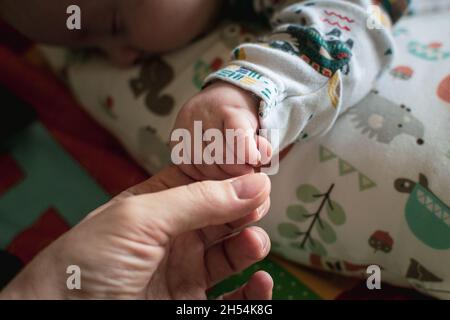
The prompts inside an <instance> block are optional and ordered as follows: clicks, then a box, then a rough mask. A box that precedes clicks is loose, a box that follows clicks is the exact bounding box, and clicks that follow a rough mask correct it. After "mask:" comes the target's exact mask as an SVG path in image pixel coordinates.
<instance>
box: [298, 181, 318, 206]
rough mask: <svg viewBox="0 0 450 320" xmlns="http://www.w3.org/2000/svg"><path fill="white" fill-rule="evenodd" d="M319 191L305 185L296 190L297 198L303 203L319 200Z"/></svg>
mask: <svg viewBox="0 0 450 320" xmlns="http://www.w3.org/2000/svg"><path fill="white" fill-rule="evenodd" d="M318 195H320V191H319V190H317V189H316V188H315V187H314V186H312V185H310V184H305V185H302V186H300V187H299V188H298V189H297V198H298V199H299V200H301V201H303V202H305V203H312V202H316V201H317V200H319V197H318Z"/></svg>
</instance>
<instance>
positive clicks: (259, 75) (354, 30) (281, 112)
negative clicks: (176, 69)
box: [206, 0, 408, 152]
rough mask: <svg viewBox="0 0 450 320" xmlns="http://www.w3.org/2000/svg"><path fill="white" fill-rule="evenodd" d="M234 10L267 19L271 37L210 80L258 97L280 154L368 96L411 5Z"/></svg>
mask: <svg viewBox="0 0 450 320" xmlns="http://www.w3.org/2000/svg"><path fill="white" fill-rule="evenodd" d="M290 3H293V4H290ZM230 6H231V7H233V6H235V8H236V10H237V11H238V12H245V14H246V15H249V12H251V7H253V9H254V10H253V12H254V14H253V15H252V16H259V17H261V18H264V17H269V16H270V22H271V25H272V26H273V30H272V32H271V33H270V34H268V35H267V36H265V37H263V38H262V39H261V41H260V42H255V43H244V44H241V45H239V46H238V47H237V48H236V49H235V50H234V51H233V53H232V61H231V62H230V63H229V65H227V66H226V67H225V68H223V69H221V70H219V71H217V72H215V73H214V74H212V75H210V76H209V77H208V78H207V79H206V81H207V82H209V81H213V80H216V79H220V80H224V81H227V82H230V83H233V84H235V85H237V86H239V87H241V88H244V89H246V90H249V91H251V92H253V93H254V94H256V95H257V96H258V97H259V98H261V105H260V109H259V115H260V123H261V126H262V128H266V129H276V130H279V134H278V136H279V137H280V140H279V141H271V142H272V146H273V148H274V150H275V152H277V151H281V150H283V149H284V148H286V147H287V146H289V145H290V144H292V143H294V142H296V141H298V140H306V139H308V138H312V137H314V136H318V135H323V134H324V133H326V132H327V131H328V130H329V129H330V128H331V127H332V126H333V124H334V122H335V121H336V119H337V117H338V116H339V115H340V114H342V113H343V112H345V111H346V110H347V109H348V108H350V107H352V106H354V105H355V104H357V103H358V102H359V101H361V99H362V98H364V97H365V96H366V95H367V94H368V93H369V92H370V90H371V89H372V88H373V86H374V82H375V80H376V79H377V77H378V76H379V75H380V73H381V72H382V71H383V70H384V69H385V68H386V66H388V65H389V63H390V62H391V59H392V56H393V51H394V45H393V39H392V37H391V32H390V25H391V22H395V21H397V20H398V19H399V18H400V16H401V15H402V14H403V13H404V12H405V11H406V9H407V7H408V1H406V0H405V1H376V2H371V1H369V0H347V1H342V0H323V1H320V0H319V1H264V0H255V1H231V3H230ZM229 11H230V10H229ZM231 11H232V10H231ZM386 13H387V14H386ZM237 16H238V17H239V16H241V15H240V14H237Z"/></svg>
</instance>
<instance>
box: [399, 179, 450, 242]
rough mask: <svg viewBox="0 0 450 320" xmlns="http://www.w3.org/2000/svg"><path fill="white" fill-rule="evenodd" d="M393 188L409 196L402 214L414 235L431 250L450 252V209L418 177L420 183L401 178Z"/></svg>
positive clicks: (425, 180)
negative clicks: (404, 215)
mask: <svg viewBox="0 0 450 320" xmlns="http://www.w3.org/2000/svg"><path fill="white" fill-rule="evenodd" d="M394 186H395V189H396V190H397V191H398V192H401V193H406V194H409V198H408V201H407V203H406V206H405V214H406V221H407V222H408V226H409V228H410V229H411V231H412V232H413V234H414V235H415V236H416V237H417V238H418V239H419V240H421V241H422V242H423V243H425V244H426V245H428V246H430V247H431V248H433V249H437V250H447V249H450V208H449V207H448V205H446V204H445V203H444V202H443V201H441V200H440V199H439V198H438V197H437V196H436V195H435V194H434V193H433V192H431V190H430V189H429V188H428V179H427V178H426V176H425V175H423V174H420V175H419V182H414V181H412V180H409V179H406V178H400V179H397V180H396V181H395V183H394Z"/></svg>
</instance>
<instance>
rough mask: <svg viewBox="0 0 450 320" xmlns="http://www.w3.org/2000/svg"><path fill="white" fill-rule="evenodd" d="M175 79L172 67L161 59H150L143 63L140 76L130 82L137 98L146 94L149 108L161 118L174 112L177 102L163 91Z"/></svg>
mask: <svg viewBox="0 0 450 320" xmlns="http://www.w3.org/2000/svg"><path fill="white" fill-rule="evenodd" d="M173 79H174V71H173V69H172V67H171V66H170V65H168V64H167V63H166V62H165V61H164V60H162V59H161V58H159V57H154V58H149V59H147V60H146V61H144V62H143V64H142V67H141V70H140V72H139V75H138V76H137V77H136V78H133V79H131V80H130V87H131V90H132V91H133V94H134V96H135V97H136V98H139V97H140V96H141V95H143V94H146V97H145V104H146V106H147V108H148V109H149V110H150V111H151V112H154V113H156V114H157V115H160V116H166V115H168V114H170V113H171V112H172V109H173V107H174V104H175V101H174V99H173V98H172V97H171V96H169V95H167V94H165V95H160V93H161V91H162V90H163V89H164V88H165V87H166V86H167V85H168V84H169V83H170V82H171V81H172V80H173Z"/></svg>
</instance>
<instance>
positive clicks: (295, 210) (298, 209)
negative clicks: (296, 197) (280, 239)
mask: <svg viewBox="0 0 450 320" xmlns="http://www.w3.org/2000/svg"><path fill="white" fill-rule="evenodd" d="M287 216H288V217H289V219H291V220H293V221H296V222H304V221H306V220H307V219H308V218H310V217H312V216H313V215H312V214H311V213H309V212H308V210H306V208H305V207H304V206H302V205H292V206H289V207H288V208H287Z"/></svg>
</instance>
